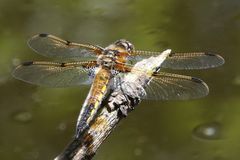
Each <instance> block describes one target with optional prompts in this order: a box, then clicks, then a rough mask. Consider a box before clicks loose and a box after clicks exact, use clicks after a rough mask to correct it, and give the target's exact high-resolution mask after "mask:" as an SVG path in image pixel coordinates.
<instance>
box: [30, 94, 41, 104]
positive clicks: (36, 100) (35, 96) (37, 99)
mask: <svg viewBox="0 0 240 160" xmlns="http://www.w3.org/2000/svg"><path fill="white" fill-rule="evenodd" d="M32 99H33V100H34V101H35V102H37V103H39V102H41V101H42V99H41V97H40V95H39V94H38V93H33V94H32Z"/></svg>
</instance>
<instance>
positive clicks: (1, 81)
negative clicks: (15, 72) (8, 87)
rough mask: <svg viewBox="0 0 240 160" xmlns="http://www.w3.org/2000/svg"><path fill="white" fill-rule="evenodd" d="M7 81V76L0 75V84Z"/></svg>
mask: <svg viewBox="0 0 240 160" xmlns="http://www.w3.org/2000/svg"><path fill="white" fill-rule="evenodd" d="M7 81H8V76H6V75H0V85H1V84H5V83H6V82H7Z"/></svg>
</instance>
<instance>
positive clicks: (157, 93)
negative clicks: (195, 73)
mask: <svg viewBox="0 0 240 160" xmlns="http://www.w3.org/2000/svg"><path fill="white" fill-rule="evenodd" d="M208 92H209V90H208V86H207V84H206V83H204V82H203V81H202V80H200V79H198V78H194V77H190V76H184V75H177V74H171V73H165V72H159V73H158V74H156V75H153V78H152V80H151V81H150V83H149V84H148V85H147V87H146V93H147V95H146V97H144V98H145V99H152V100H185V99H195V98H200V97H204V96H206V95H207V94H208Z"/></svg>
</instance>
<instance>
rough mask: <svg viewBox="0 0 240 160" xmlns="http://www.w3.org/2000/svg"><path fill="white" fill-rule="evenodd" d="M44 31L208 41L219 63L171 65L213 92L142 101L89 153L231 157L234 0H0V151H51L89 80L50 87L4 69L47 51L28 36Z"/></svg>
mask: <svg viewBox="0 0 240 160" xmlns="http://www.w3.org/2000/svg"><path fill="white" fill-rule="evenodd" d="M38 33H50V34H53V35H56V36H59V37H62V38H63V39H67V40H70V41H74V42H81V43H92V44H98V45H102V46H106V45H108V44H110V43H112V42H114V41H115V40H117V39H120V38H125V39H127V40H129V41H131V42H132V43H133V44H134V45H135V48H137V49H144V50H152V51H163V50H165V49H168V48H171V49H172V50H173V51H176V52H191V51H211V52H214V53H219V54H220V55H222V56H223V57H224V58H225V60H226V63H225V65H224V66H222V67H219V68H215V69H209V70H198V71H184V72H183V71H181V72H180V71H172V72H173V73H184V74H186V75H192V76H196V77H199V78H201V79H203V80H204V81H205V82H206V83H207V84H208V85H209V88H210V94H209V95H208V96H207V97H205V98H202V99H198V100H189V101H143V102H142V103H141V104H140V105H139V106H137V108H136V110H135V111H133V112H131V113H130V115H129V116H128V117H127V118H126V119H124V120H123V121H122V122H121V123H120V124H119V125H118V127H117V128H116V129H115V130H114V132H113V133H112V134H111V135H110V137H109V138H108V139H107V140H106V141H105V143H104V144H103V145H102V146H101V148H100V149H99V151H98V153H97V155H96V156H95V158H94V159H95V160H113V159H114V160H122V159H125V160H145V159H151V160H203V159H204V160H237V159H239V157H240V153H239V148H240V125H239V122H240V70H239V67H240V65H239V60H240V59H239V58H240V54H239V52H240V1H239V0H201V1H194V0H181V1H179V0H148V1H146V0H138V1H136V0H115V1H111V0H102V1H97V0H70V1H69V0H52V1H49V0H21V1H19V0H0V159H4V160H13V159H18V160H48V159H49V160H50V159H53V158H54V157H56V156H57V155H58V154H59V153H60V152H61V151H62V150H63V149H64V147H65V146H66V144H67V143H68V142H69V141H70V140H71V138H72V137H73V135H74V131H75V123H76V119H77V117H78V113H79V111H80V108H81V105H82V103H83V101H84V99H85V97H86V95H87V93H88V90H89V87H88V86H81V87H76V88H64V89H53V88H44V87H38V86H34V85H30V84H27V83H24V82H20V81H18V80H15V79H13V78H12V77H11V74H10V73H11V70H12V69H13V68H14V66H15V65H16V64H18V63H19V62H22V61H27V60H39V59H42V60H43V59H45V58H44V57H41V56H39V55H37V54H36V53H34V52H33V51H32V50H31V49H30V48H29V47H28V46H27V43H26V42H27V40H28V39H29V38H30V37H31V36H33V35H35V34H38Z"/></svg>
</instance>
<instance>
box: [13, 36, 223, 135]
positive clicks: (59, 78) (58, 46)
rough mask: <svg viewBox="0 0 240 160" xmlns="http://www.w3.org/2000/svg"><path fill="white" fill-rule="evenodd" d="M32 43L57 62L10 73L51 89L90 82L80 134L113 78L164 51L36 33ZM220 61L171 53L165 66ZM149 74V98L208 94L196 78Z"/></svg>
mask: <svg viewBox="0 0 240 160" xmlns="http://www.w3.org/2000/svg"><path fill="white" fill-rule="evenodd" d="M28 45H29V47H30V48H31V49H33V50H34V51H35V52H37V53H38V54H40V55H42V56H45V57H48V58H53V59H54V60H52V61H28V62H23V63H22V64H20V65H18V66H17V67H16V68H15V69H14V70H13V72H12V75H13V76H14V77H15V78H16V79H19V80H22V81H24V82H28V83H31V84H35V85H41V86H47V87H71V86H81V85H91V88H90V91H89V93H88V95H87V98H86V100H85V102H84V103H83V105H82V109H81V111H80V114H79V117H78V120H77V125H76V137H77V136H78V135H80V134H81V133H82V132H83V131H84V130H85V129H86V128H88V127H89V124H90V123H91V122H92V121H93V119H94V117H95V116H96V115H97V112H98V111H99V109H100V106H101V104H102V103H103V101H104V99H105V98H106V97H107V95H108V93H109V90H110V89H111V86H112V85H111V82H112V81H113V79H114V78H116V77H117V76H119V75H122V74H126V73H129V72H133V70H132V68H133V64H134V63H136V62H137V61H139V60H141V59H145V58H148V57H151V56H157V55H159V54H160V53H161V52H152V51H142V50H136V49H135V47H134V45H133V44H132V43H130V42H129V41H127V40H125V39H120V40H117V41H115V42H114V43H112V44H110V45H108V46H107V47H101V46H99V45H93V44H81V43H75V42H70V41H67V40H63V39H61V38H59V37H56V36H53V35H50V34H38V35H35V36H33V37H32V38H30V40H29V41H28ZM222 64H224V59H223V58H222V57H221V56H220V55H218V54H213V53H206V52H191V53H175V52H173V53H171V54H169V55H168V57H167V58H166V60H165V61H164V62H163V63H162V64H161V68H168V69H174V70H182V69H206V68H213V67H217V66H220V65H222ZM139 71H140V70H138V72H139ZM146 74H147V73H146ZM149 76H151V81H150V83H148V85H147V87H146V88H145V90H146V93H147V94H146V96H145V97H144V98H145V99H152V100H184V99H193V98H199V97H203V96H206V95H207V94H208V92H209V89H208V86H207V85H206V83H205V82H203V81H202V80H201V79H198V78H195V77H191V76H186V75H179V74H173V73H167V72H162V71H161V72H160V71H159V72H156V73H154V74H152V75H149Z"/></svg>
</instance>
